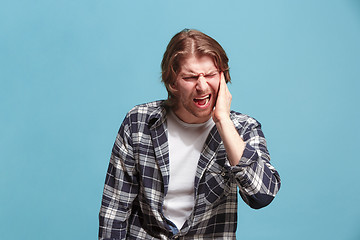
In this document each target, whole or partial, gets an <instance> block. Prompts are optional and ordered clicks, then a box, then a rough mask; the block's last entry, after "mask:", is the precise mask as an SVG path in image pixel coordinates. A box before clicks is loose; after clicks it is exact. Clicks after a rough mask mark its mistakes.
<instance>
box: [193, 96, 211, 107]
mask: <svg viewBox="0 0 360 240" xmlns="http://www.w3.org/2000/svg"><path fill="white" fill-rule="evenodd" d="M210 97H211V94H209V95H206V96H204V97H201V98H194V102H195V103H196V105H198V106H206V104H208V103H209V101H210Z"/></svg>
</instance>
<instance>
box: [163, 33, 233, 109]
mask: <svg viewBox="0 0 360 240" xmlns="http://www.w3.org/2000/svg"><path fill="white" fill-rule="evenodd" d="M191 55H195V56H196V57H202V56H209V57H211V58H212V59H213V61H214V65H215V67H216V68H217V69H218V70H219V71H220V72H223V73H224V76H225V81H226V82H230V80H231V79H230V73H229V66H228V61H229V59H228V57H227V56H226V53H225V51H224V49H223V48H222V47H221V45H220V44H219V43H218V42H217V41H216V40H215V39H213V38H211V37H209V36H208V35H206V34H204V33H202V32H200V31H198V30H194V29H184V30H182V31H181V32H179V33H177V34H175V36H174V37H173V38H172V39H171V40H170V42H169V44H168V46H167V48H166V51H165V53H164V56H163V59H162V62H161V71H162V82H163V83H164V85H165V87H166V89H167V92H168V100H167V104H168V105H173V104H174V100H175V98H174V96H173V95H172V93H171V91H170V89H169V85H170V84H173V83H174V81H175V80H176V77H177V75H178V73H179V72H180V71H181V63H182V61H183V60H184V59H186V58H187V57H190V56H191Z"/></svg>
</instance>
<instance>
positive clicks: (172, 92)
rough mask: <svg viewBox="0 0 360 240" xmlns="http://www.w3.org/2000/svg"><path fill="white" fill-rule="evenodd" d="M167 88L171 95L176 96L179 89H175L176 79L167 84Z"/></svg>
mask: <svg viewBox="0 0 360 240" xmlns="http://www.w3.org/2000/svg"><path fill="white" fill-rule="evenodd" d="M168 90H169V91H170V92H171V94H172V95H173V96H177V93H178V92H179V90H178V89H177V85H176V81H174V82H173V83H170V84H169V85H168Z"/></svg>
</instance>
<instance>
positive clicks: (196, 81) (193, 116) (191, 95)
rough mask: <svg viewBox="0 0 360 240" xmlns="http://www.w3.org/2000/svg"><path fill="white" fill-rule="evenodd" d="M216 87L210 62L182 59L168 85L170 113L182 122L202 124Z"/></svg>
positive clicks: (217, 80) (207, 59)
mask: <svg viewBox="0 0 360 240" xmlns="http://www.w3.org/2000/svg"><path fill="white" fill-rule="evenodd" d="M219 84H220V74H219V71H218V69H217V68H216V67H215V65H214V62H213V60H212V58H210V57H209V56H202V57H195V56H194V55H192V56H190V57H189V58H186V59H185V60H183V61H182V63H181V68H180V72H179V74H178V75H177V77H176V80H175V82H174V84H172V85H171V88H172V89H173V91H172V92H173V94H174V95H175V97H176V104H175V106H174V108H173V111H174V112H175V114H176V115H177V116H178V117H179V118H180V119H181V120H182V121H184V122H187V123H203V122H206V121H207V120H208V119H209V118H210V117H211V113H212V111H213V108H214V106H215V103H216V99H217V92H218V88H219Z"/></svg>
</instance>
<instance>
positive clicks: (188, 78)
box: [183, 76, 198, 80]
mask: <svg viewBox="0 0 360 240" xmlns="http://www.w3.org/2000/svg"><path fill="white" fill-rule="evenodd" d="M183 79H184V80H197V79H198V76H189V77H183Z"/></svg>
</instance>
